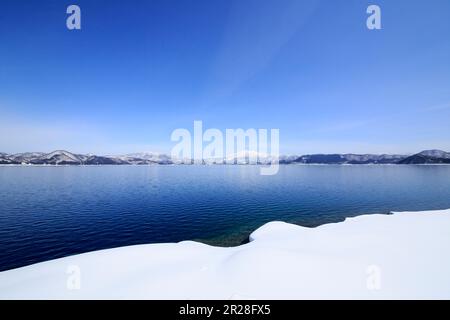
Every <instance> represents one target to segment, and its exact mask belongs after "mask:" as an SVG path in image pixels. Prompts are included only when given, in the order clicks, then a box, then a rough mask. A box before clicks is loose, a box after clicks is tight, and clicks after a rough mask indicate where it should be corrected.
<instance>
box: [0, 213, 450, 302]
mask: <svg viewBox="0 0 450 320" xmlns="http://www.w3.org/2000/svg"><path fill="white" fill-rule="evenodd" d="M250 239H251V242H250V243H248V244H245V245H241V246H238V247H232V248H218V247H211V246H207V245H204V244H201V243H196V242H192V241H186V242H181V243H173V244H149V245H137V246H129V247H122V248H116V249H109V250H101V251H96V252H90V253H85V254H80V255H76V256H71V257H67V258H62V259H57V260H53V261H48V262H43V263H38V264H34V265H31V266H27V267H23V268H19V269H14V270H9V271H4V272H0V298H1V299H12V298H18V299H24V298H25V299H29V298H33V299H55V298H57V299H81V298H82V299H93V298H101V299H113V298H114V299H132V298H136V299H175V298H176V299H233V298H237V299H247V298H248V299H283V298H287V299H303V298H304V299H311V298H326V299H330V298H331V299H334V298H342V299H351V298H358V299H380V298H386V299H412V298H414V299H422V298H423V299H429V298H445V299H449V298H450V209H449V210H441V211H427V212H404V213H395V214H394V215H366V216H359V217H356V218H351V219H347V220H346V221H345V222H342V223H335V224H327V225H323V226H320V227H318V228H314V229H308V228H304V227H299V226H296V225H291V224H287V223H283V222H271V223H268V224H266V225H264V226H262V227H261V228H259V229H257V230H256V231H255V232H253V233H252V234H251V237H250ZM30 245H32V244H30ZM78 271H79V273H78ZM78 280H79V282H78ZM77 284H79V288H78V286H77Z"/></svg>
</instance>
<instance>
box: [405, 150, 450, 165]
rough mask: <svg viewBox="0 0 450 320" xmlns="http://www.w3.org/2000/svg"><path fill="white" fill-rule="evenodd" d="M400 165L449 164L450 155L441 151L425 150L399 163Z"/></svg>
mask: <svg viewBox="0 0 450 320" xmlns="http://www.w3.org/2000/svg"><path fill="white" fill-rule="evenodd" d="M400 163H401V164H440V163H449V164H450V153H449V152H445V151H442V150H425V151H422V152H419V153H417V154H415V155H412V156H410V157H407V158H405V159H403V160H402V161H400Z"/></svg>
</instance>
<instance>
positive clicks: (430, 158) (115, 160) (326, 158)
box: [0, 150, 450, 165]
mask: <svg viewBox="0 0 450 320" xmlns="http://www.w3.org/2000/svg"><path fill="white" fill-rule="evenodd" d="M248 156H249V154H248V153H243V154H237V155H234V158H235V160H236V161H235V163H236V164H246V163H248ZM258 156H259V158H258V164H270V163H271V162H273V161H274V160H276V159H273V158H272V157H268V156H267V155H262V156H261V155H258ZM278 160H279V163H280V164H447V163H449V164H450V153H448V152H445V151H441V150H426V151H422V152H420V153H417V154H415V155H412V156H406V155H397V154H394V155H389V154H381V155H376V154H353V153H346V154H310V155H303V156H295V155H290V156H280V157H279V159H278ZM224 162H225V161H224V159H214V161H213V162H210V163H214V164H223V163H224ZM176 163H178V162H177V161H172V159H171V158H170V156H168V155H165V154H158V153H133V154H127V155H118V156H97V155H92V154H87V155H86V154H75V153H72V152H69V151H65V150H56V151H53V152H50V153H43V152H26V153H18V154H7V153H2V152H0V164H3V165H5V164H11V165H14V164H15V165H17V164H23V165H150V164H160V165H164V164H176ZM204 163H207V161H204Z"/></svg>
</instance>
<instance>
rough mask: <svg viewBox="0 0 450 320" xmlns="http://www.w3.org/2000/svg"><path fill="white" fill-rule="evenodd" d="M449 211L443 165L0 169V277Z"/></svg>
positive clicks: (449, 169) (448, 171)
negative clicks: (264, 171) (134, 251)
mask: <svg viewBox="0 0 450 320" xmlns="http://www.w3.org/2000/svg"><path fill="white" fill-rule="evenodd" d="M447 208H450V166H445V165H443V166H437V165H436V166H414V165H360V166H358V165H354V166H334V165H324V166H317V165H309V166H308V165H285V166H281V167H280V170H279V173H278V174H277V175H275V176H261V175H259V167H258V166H239V165H235V166H220V165H217V166H182V165H180V166H60V167H50V166H48V167H46V166H41V167H40V166H1V167H0V271H3V270H8V269H12V268H16V267H21V266H25V265H29V264H32V263H36V262H41V261H45V260H50V259H54V258H59V257H64V256H68V255H73V254H77V253H83V252H87V251H92V250H99V249H105V248H112V247H118V246H126V245H133V244H143V243H159V242H178V241H182V240H197V241H201V242H204V243H208V244H213V245H221V246H233V245H239V244H240V243H243V242H245V241H246V239H247V237H248V235H249V234H250V233H251V232H252V231H253V230H255V229H256V228H258V227H260V226H261V225H263V224H264V223H266V222H269V221H273V220H281V221H286V222H291V223H296V224H299V225H302V226H306V227H316V226H319V225H321V224H325V223H331V222H340V221H343V220H344V219H345V218H346V217H352V216H357V215H362V214H374V213H389V212H390V211H416V210H434V209H447Z"/></svg>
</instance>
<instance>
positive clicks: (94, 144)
mask: <svg viewBox="0 0 450 320" xmlns="http://www.w3.org/2000/svg"><path fill="white" fill-rule="evenodd" d="M70 4H77V5H79V6H80V7H81V12H82V22H81V23H82V29H81V30H76V31H69V30H68V29H67V28H66V22H65V20H66V17H67V14H66V8H67V6H68V5H70ZM369 4H377V5H379V6H380V7H381V12H382V30H374V31H370V30H368V29H367V28H366V19H367V17H368V15H367V14H366V8H367V6H368V5H369ZM194 120H202V121H203V123H204V127H205V128H219V129H223V130H224V129H225V128H244V129H247V128H268V129H270V128H278V129H280V139H281V141H280V143H281V144H280V148H281V152H282V153H299V154H303V153H318V152H326V153H333V152H355V153H365V152H373V153H413V152H416V151H420V150H422V149H428V148H439V149H445V150H448V151H450V126H449V123H450V121H449V120H450V2H449V1H448V0H433V1H424V0H419V1H405V0H396V1H379V0H376V1H363V0H348V1H332V0H322V1H316V0H303V1H300V0H277V1H268V0H265V1H258V0H238V1H232V0H214V1H211V0H209V1H207V0H176V1H175V0H161V1H156V0H152V1H126V2H124V1H111V0H110V1H98V0H97V1H73V2H68V1H61V0H55V1H44V0H41V1H24V0H21V1H2V2H1V5H0V151H3V152H8V153H13V152H24V151H52V150H54V149H67V150H70V151H73V152H82V153H89V152H91V153H97V154H117V153H128V152H140V151H157V152H170V149H171V147H172V146H173V143H172V142H171V141H170V134H171V132H172V131H173V130H174V129H176V128H187V129H190V130H192V126H193V121H194Z"/></svg>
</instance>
